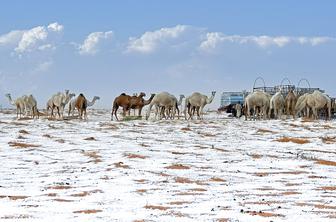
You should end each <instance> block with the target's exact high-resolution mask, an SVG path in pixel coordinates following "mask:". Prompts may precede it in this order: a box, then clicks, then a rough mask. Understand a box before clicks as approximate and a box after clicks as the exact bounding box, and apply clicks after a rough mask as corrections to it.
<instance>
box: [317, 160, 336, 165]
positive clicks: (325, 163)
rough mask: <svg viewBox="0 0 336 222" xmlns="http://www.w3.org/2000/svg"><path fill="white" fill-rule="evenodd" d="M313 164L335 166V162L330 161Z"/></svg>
mask: <svg viewBox="0 0 336 222" xmlns="http://www.w3.org/2000/svg"><path fill="white" fill-rule="evenodd" d="M315 163H316V164H320V165H325V166H336V162H335V161H330V160H316V161H315Z"/></svg>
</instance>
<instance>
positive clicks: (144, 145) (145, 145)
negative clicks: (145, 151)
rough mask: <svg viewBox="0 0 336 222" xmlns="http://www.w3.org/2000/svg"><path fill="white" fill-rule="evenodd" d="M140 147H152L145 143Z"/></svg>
mask: <svg viewBox="0 0 336 222" xmlns="http://www.w3.org/2000/svg"><path fill="white" fill-rule="evenodd" d="M139 145H140V146H142V147H150V145H147V144H145V143H140V144H139Z"/></svg>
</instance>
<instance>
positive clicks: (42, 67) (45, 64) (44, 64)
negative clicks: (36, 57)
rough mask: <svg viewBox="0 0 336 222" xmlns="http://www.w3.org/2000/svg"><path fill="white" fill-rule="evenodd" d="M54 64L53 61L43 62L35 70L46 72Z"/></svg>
mask: <svg viewBox="0 0 336 222" xmlns="http://www.w3.org/2000/svg"><path fill="white" fill-rule="evenodd" d="M52 65H53V61H51V60H50V61H46V62H42V63H40V64H38V65H37V67H36V68H35V69H34V71H33V72H46V71H48V70H49V68H50V67H51V66H52Z"/></svg>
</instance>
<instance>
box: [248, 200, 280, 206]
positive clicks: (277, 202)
mask: <svg viewBox="0 0 336 222" xmlns="http://www.w3.org/2000/svg"><path fill="white" fill-rule="evenodd" d="M283 203H286V202H285V201H250V202H244V203H243V204H242V206H245V205H268V206H271V205H279V204H283Z"/></svg>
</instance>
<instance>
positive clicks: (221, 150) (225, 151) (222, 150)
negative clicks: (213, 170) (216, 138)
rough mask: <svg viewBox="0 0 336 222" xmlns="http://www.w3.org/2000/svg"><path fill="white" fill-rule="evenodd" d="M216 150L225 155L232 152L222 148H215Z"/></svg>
mask: <svg viewBox="0 0 336 222" xmlns="http://www.w3.org/2000/svg"><path fill="white" fill-rule="evenodd" d="M214 150H217V151H220V152H224V153H227V152H230V150H226V149H221V148H214Z"/></svg>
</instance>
